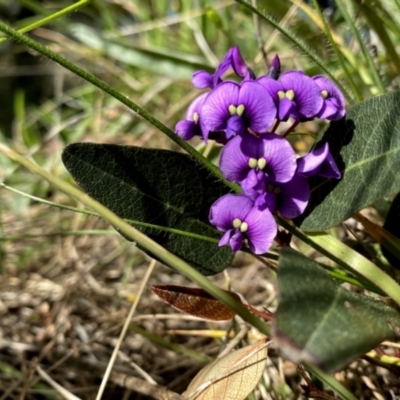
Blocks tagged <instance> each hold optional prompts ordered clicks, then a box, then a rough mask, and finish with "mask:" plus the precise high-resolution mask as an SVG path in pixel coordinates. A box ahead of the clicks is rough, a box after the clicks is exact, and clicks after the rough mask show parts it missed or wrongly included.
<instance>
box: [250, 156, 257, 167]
mask: <svg viewBox="0 0 400 400" xmlns="http://www.w3.org/2000/svg"><path fill="white" fill-rule="evenodd" d="M249 167H250V168H255V167H257V160H256V159H255V158H250V160H249Z"/></svg>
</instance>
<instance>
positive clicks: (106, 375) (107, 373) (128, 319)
mask: <svg viewBox="0 0 400 400" xmlns="http://www.w3.org/2000/svg"><path fill="white" fill-rule="evenodd" d="M155 265H156V261H155V260H152V261H151V263H150V265H149V268H147V270H146V275H145V276H144V277H143V279H142V282H141V283H140V287H139V290H138V293H137V296H136V297H135V301H134V302H133V304H132V306H131V308H130V310H129V313H128V316H127V317H126V320H125V323H124V326H123V327H122V330H121V333H120V335H119V338H118V342H117V344H116V345H115V347H114V350H113V352H112V355H111V358H110V361H109V363H108V365H107V369H106V371H105V372H104V375H103V379H102V381H101V384H100V387H99V391H98V392H97V396H96V400H100V399H101V397H102V395H103V393H104V389H105V388H106V385H107V382H108V379H109V377H110V374H111V371H112V368H113V366H114V363H115V360H116V359H117V355H118V352H119V349H120V348H121V344H122V342H123V340H124V338H125V335H126V332H127V331H128V327H129V324H130V322H131V320H132V317H133V314H134V313H135V311H136V308H137V305H138V304H139V301H140V299H141V297H142V294H143V292H144V289H145V287H146V285H147V282H148V281H149V279H150V276H151V274H152V273H153V271H154V267H155Z"/></svg>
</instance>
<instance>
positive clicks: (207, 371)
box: [182, 339, 267, 400]
mask: <svg viewBox="0 0 400 400" xmlns="http://www.w3.org/2000/svg"><path fill="white" fill-rule="evenodd" d="M266 362H267V344H266V340H265V339H263V340H260V341H258V342H257V343H254V344H252V345H250V346H246V347H243V348H242V349H239V350H236V351H233V352H231V353H229V354H227V355H226V356H224V357H221V358H218V359H216V360H215V361H214V362H212V363H211V364H209V365H207V366H206V367H204V368H203V369H202V370H201V371H200V372H199V373H198V374H197V375H196V376H195V377H194V379H193V381H192V382H191V383H190V385H189V387H188V388H187V390H186V392H184V393H183V394H182V396H183V397H184V399H186V400H221V399H229V400H243V399H245V398H246V397H247V396H248V395H249V394H250V392H251V391H252V390H253V389H254V388H255V387H256V385H257V383H258V381H259V380H260V378H261V375H262V373H263V372H264V369H265V365H266Z"/></svg>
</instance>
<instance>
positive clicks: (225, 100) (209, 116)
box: [200, 82, 239, 139]
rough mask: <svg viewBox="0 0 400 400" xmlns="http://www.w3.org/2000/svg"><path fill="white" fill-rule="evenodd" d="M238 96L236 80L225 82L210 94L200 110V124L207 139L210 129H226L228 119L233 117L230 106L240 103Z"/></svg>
mask: <svg viewBox="0 0 400 400" xmlns="http://www.w3.org/2000/svg"><path fill="white" fill-rule="evenodd" d="M238 96H239V85H238V84H237V83H235V82H223V83H221V84H220V85H218V86H217V87H216V88H214V89H213V90H212V91H211V92H210V93H209V94H208V96H207V98H206V99H205V101H204V103H203V106H202V108H201V112H200V124H201V127H202V131H203V133H204V135H205V136H206V137H205V139H207V137H208V132H210V131H222V130H225V129H226V124H227V121H228V119H229V118H230V117H231V114H230V113H229V106H230V105H231V104H233V105H235V106H237V105H238V104H237V100H238Z"/></svg>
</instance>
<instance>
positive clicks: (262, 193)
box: [243, 174, 311, 218]
mask: <svg viewBox="0 0 400 400" xmlns="http://www.w3.org/2000/svg"><path fill="white" fill-rule="evenodd" d="M243 189H244V193H245V194H246V195H248V196H250V197H251V198H252V199H254V205H255V206H257V207H259V208H260V209H262V210H263V209H265V208H267V209H269V210H271V211H272V212H274V211H279V212H280V213H281V215H282V216H284V217H285V218H295V217H298V216H299V215H301V214H302V213H303V212H304V210H305V209H306V207H307V204H308V200H309V199H310V194H311V191H310V186H309V184H308V182H307V178H304V177H302V176H300V175H297V174H295V175H294V176H293V178H292V179H291V180H290V181H288V182H283V183H282V182H276V181H274V180H273V179H270V178H268V177H265V178H264V180H262V181H259V182H257V185H256V186H254V187H247V188H243Z"/></svg>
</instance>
